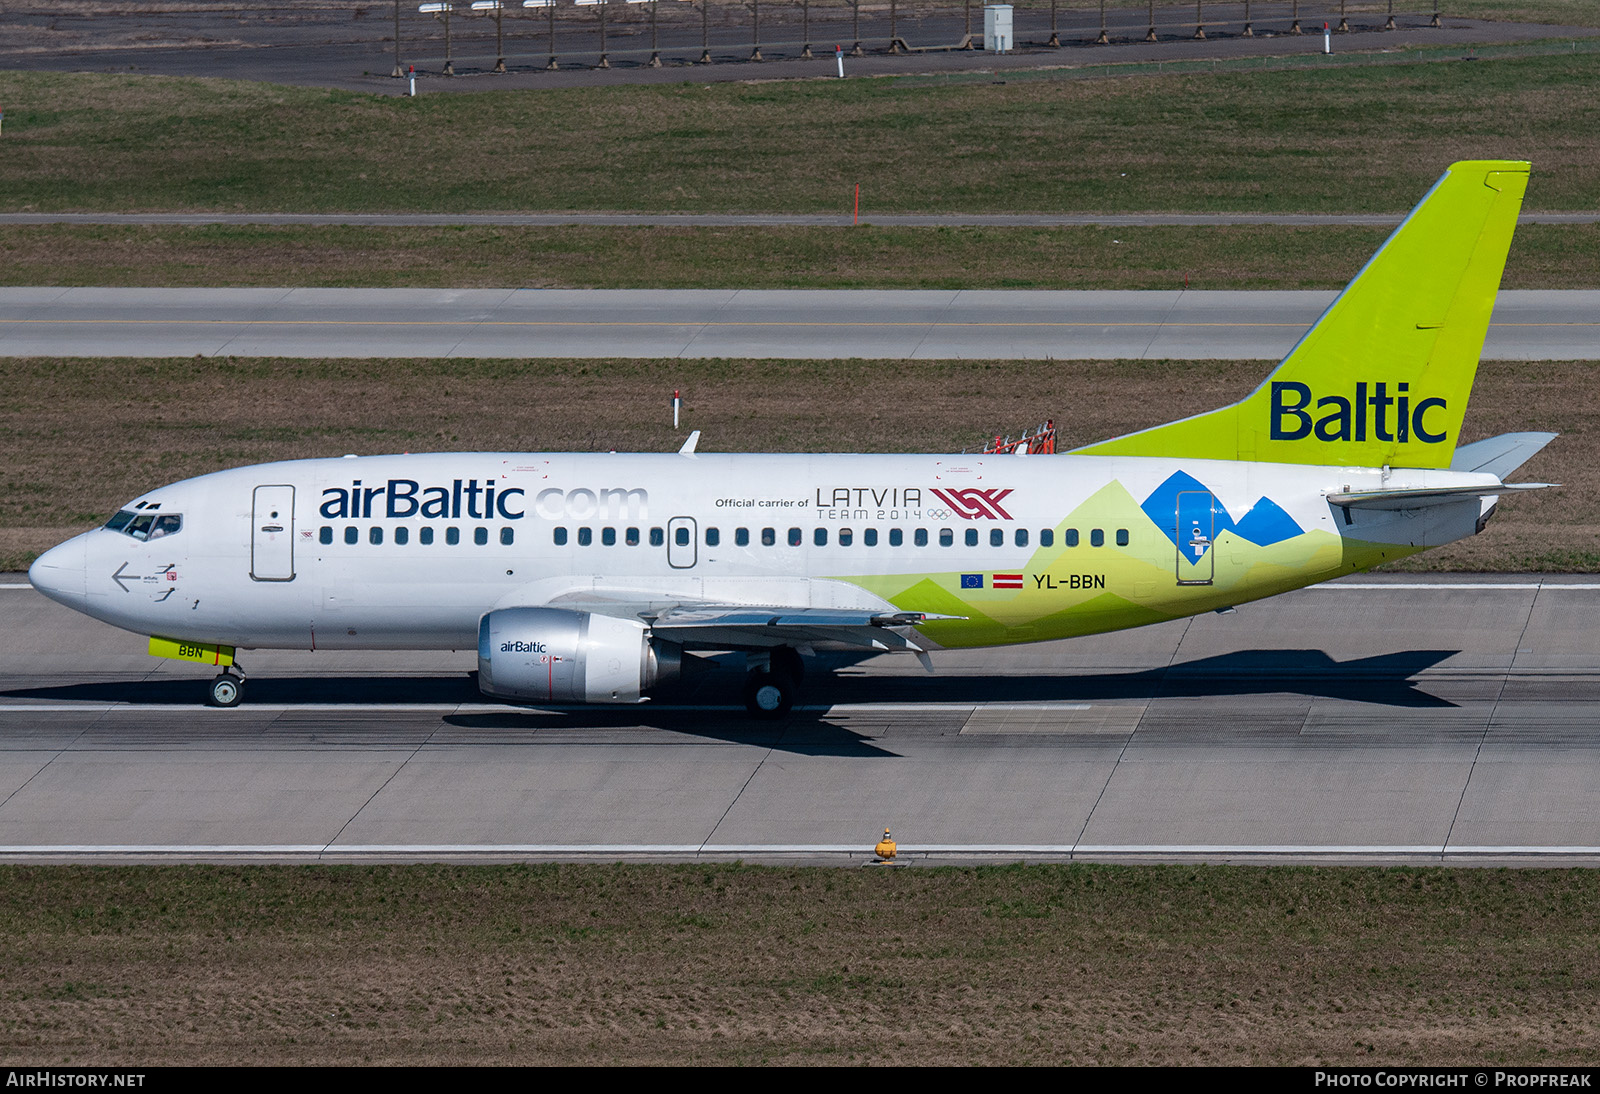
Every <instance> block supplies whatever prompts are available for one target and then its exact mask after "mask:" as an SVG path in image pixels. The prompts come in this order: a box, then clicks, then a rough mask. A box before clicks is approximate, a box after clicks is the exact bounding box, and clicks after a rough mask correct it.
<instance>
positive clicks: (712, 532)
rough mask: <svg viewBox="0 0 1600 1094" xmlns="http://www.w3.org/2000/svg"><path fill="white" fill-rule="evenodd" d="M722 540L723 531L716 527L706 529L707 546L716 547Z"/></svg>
mask: <svg viewBox="0 0 1600 1094" xmlns="http://www.w3.org/2000/svg"><path fill="white" fill-rule="evenodd" d="M721 542H722V533H721V532H719V531H717V530H716V529H715V528H707V529H706V546H707V547H716V546H717V545H719V544H720V543H721Z"/></svg>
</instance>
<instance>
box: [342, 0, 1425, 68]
mask: <svg viewBox="0 0 1600 1094" xmlns="http://www.w3.org/2000/svg"><path fill="white" fill-rule="evenodd" d="M1400 2H1401V4H1402V5H1404V6H1403V7H1401V8H1400V9H1398V10H1397V9H1396V6H1395V0H1377V2H1370V0H1369V2H1355V0H1232V2H1228V3H1222V2H1216V0H1211V2H1208V0H1182V2H1173V0H1161V2H1159V3H1158V2H1156V0H1146V2H1145V3H1143V4H1134V5H1129V4H1127V3H1125V2H1124V3H1122V4H1120V5H1115V6H1112V5H1107V4H1105V3H1099V4H1091V5H1085V4H1084V3H1082V2H1081V0H1080V2H1075V3H1072V4H1071V5H1069V4H1067V3H1065V2H1063V0H1025V2H1022V3H1013V4H1012V5H1011V6H1012V26H1013V30H1012V34H1013V41H1012V42H1011V43H1010V47H1009V48H1008V49H1007V50H1006V52H1038V51H1046V50H1059V49H1067V48H1072V47H1086V46H1100V47H1116V46H1120V45H1130V44H1139V45H1147V44H1150V43H1162V42H1169V43H1170V42H1179V41H1190V40H1195V39H1209V38H1230V37H1231V38H1262V37H1276V36H1284V37H1295V36H1300V35H1311V34H1315V35H1317V36H1321V35H1323V33H1324V28H1325V27H1326V29H1327V33H1328V34H1329V35H1339V36H1340V37H1341V39H1342V38H1343V37H1344V36H1346V35H1351V34H1362V33H1367V32H1381V31H1385V30H1396V29H1400V28H1414V27H1430V26H1431V27H1437V26H1440V25H1441V20H1442V18H1443V15H1442V13H1441V9H1440V0H1432V2H1431V3H1429V2H1428V0H1423V2H1422V3H1421V4H1418V3H1416V0H1400ZM375 7H376V6H375V5H374V6H368V7H367V9H366V10H367V12H368V18H371V17H372V14H373V11H374V8H375ZM393 23H394V33H393V43H394V72H393V75H395V76H405V75H421V76H454V75H461V74H465V73H467V72H505V71H509V70H512V69H523V70H526V69H529V68H546V69H558V68H565V67H599V68H609V67H611V66H613V65H617V64H630V65H640V66H648V67H660V66H662V65H671V64H716V63H719V62H722V63H726V62H734V61H740V62H762V61H771V60H779V59H811V58H825V59H832V58H833V57H834V56H835V54H836V52H837V53H838V54H840V55H843V56H846V57H848V56H861V55H863V54H865V53H878V54H916V53H931V52H943V51H954V50H973V51H977V50H982V49H984V45H985V43H984V5H983V3H982V0H870V2H868V0H450V2H435V3H423V4H418V3H417V2H416V0H396V2H395V4H394V7H393Z"/></svg>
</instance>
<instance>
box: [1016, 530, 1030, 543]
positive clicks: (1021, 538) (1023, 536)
mask: <svg viewBox="0 0 1600 1094" xmlns="http://www.w3.org/2000/svg"><path fill="white" fill-rule="evenodd" d="M1015 540H1016V544H1017V546H1018V547H1026V546H1027V545H1028V530H1027V529H1026V528H1018V529H1017V534H1016V537H1015Z"/></svg>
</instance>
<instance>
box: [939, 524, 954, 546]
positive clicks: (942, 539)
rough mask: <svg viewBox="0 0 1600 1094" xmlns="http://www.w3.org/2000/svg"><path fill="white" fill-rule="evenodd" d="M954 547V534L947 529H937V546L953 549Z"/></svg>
mask: <svg viewBox="0 0 1600 1094" xmlns="http://www.w3.org/2000/svg"><path fill="white" fill-rule="evenodd" d="M955 545H956V534H955V533H954V532H952V531H951V530H950V529H948V528H941V529H939V546H941V547H954V546H955Z"/></svg>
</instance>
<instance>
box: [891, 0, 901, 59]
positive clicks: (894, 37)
mask: <svg viewBox="0 0 1600 1094" xmlns="http://www.w3.org/2000/svg"><path fill="white" fill-rule="evenodd" d="M899 11H900V7H899V0H889V52H890V53H898V52H899V51H900V46H899V45H898V42H899V39H900V32H899V31H898V30H897V29H896V27H897V25H898V16H899Z"/></svg>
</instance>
